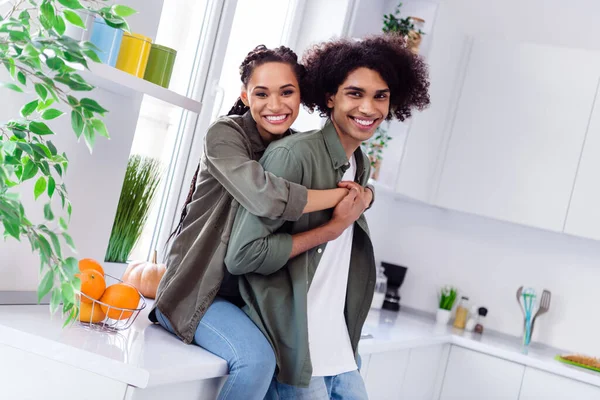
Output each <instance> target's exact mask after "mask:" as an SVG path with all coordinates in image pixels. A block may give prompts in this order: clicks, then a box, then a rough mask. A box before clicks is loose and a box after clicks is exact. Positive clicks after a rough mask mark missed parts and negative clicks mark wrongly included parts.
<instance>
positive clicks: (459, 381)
mask: <svg viewBox="0 0 600 400" xmlns="http://www.w3.org/2000/svg"><path fill="white" fill-rule="evenodd" d="M524 370H525V367H524V366H523V365H520V364H516V363H513V362H510V361H506V360H502V359H500V358H497V357H492V356H488V355H486V354H482V353H478V352H476V351H472V350H466V349H464V348H462V347H457V346H452V348H451V350H450V358H449V359H448V365H447V367H446V375H445V376H444V384H443V387H442V393H441V396H440V400H482V399H485V400H517V399H518V398H519V389H520V387H521V379H522V377H523V372H524Z"/></svg>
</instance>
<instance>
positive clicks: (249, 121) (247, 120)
mask: <svg viewBox="0 0 600 400" xmlns="http://www.w3.org/2000/svg"><path fill="white" fill-rule="evenodd" d="M242 120H243V121H244V131H245V132H246V135H248V138H249V139H250V144H251V146H252V151H253V152H254V153H260V152H263V151H265V148H266V147H265V144H264V143H263V140H262V137H261V136H260V132H259V131H258V128H257V127H256V121H254V118H252V114H251V113H250V111H246V113H244V115H243V116H242Z"/></svg>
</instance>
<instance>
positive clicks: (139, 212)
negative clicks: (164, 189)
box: [105, 155, 161, 263]
mask: <svg viewBox="0 0 600 400" xmlns="http://www.w3.org/2000/svg"><path fill="white" fill-rule="evenodd" d="M160 179H161V167H160V161H158V160H156V159H154V158H149V157H143V156H140V155H133V156H131V157H130V158H129V162H128V163H127V170H126V172H125V179H124V180H123V187H122V189H121V196H120V197H119V205H118V207H117V215H116V216H115V222H114V224H113V227H112V232H111V234H110V240H109V243H108V249H107V250H106V256H105V261H109V262H119V263H124V262H127V258H128V257H129V255H130V254H131V251H132V250H133V248H134V247H135V245H136V244H137V242H138V240H139V238H140V236H141V235H142V230H143V229H144V225H145V224H146V220H147V219H148V214H149V212H150V206H151V205H152V200H153V199H154V195H155V194H156V189H157V188H158V184H159V183H160Z"/></svg>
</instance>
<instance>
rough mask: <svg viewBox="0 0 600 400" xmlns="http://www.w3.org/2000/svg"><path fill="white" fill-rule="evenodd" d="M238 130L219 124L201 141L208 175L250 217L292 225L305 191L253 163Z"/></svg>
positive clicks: (234, 127)
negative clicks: (249, 214) (217, 182)
mask: <svg viewBox="0 0 600 400" xmlns="http://www.w3.org/2000/svg"><path fill="white" fill-rule="evenodd" d="M243 135H244V133H243V132H242V131H241V128H240V127H239V126H237V125H235V124H233V123H228V122H225V121H219V122H217V123H215V124H213V125H212V126H211V127H210V129H209V130H208V133H207V134H206V137H205V140H204V146H205V147H204V148H205V154H206V162H207V167H208V171H209V172H210V173H211V174H212V175H213V176H214V177H215V178H216V179H217V180H218V181H219V183H220V184H221V185H223V187H224V188H225V189H226V190H227V191H228V192H229V193H231V195H232V196H233V197H234V199H235V200H236V201H237V202H238V203H240V204H241V205H242V206H243V207H244V208H246V209H247V210H248V211H249V212H250V213H252V214H254V215H257V216H259V217H266V218H270V219H276V218H282V219H284V220H287V221H296V220H297V219H298V218H300V216H301V215H302V213H303V211H304V208H305V207H306V203H307V201H308V190H307V189H306V188H305V187H304V186H302V185H299V184H297V183H293V182H289V181H288V180H286V179H283V178H281V177H279V176H277V175H275V174H273V173H271V172H266V171H265V170H264V168H263V167H262V166H261V165H260V164H259V163H258V162H257V161H254V160H253V159H252V158H251V157H250V154H249V152H250V151H251V149H249V148H248V146H247V144H246V142H245V140H244V137H243Z"/></svg>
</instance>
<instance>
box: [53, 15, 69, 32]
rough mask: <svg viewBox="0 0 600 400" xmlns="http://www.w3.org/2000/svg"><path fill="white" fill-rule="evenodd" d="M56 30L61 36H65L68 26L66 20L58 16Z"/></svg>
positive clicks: (55, 22)
mask: <svg viewBox="0 0 600 400" xmlns="http://www.w3.org/2000/svg"><path fill="white" fill-rule="evenodd" d="M54 30H55V31H56V33H58V35H59V36H62V35H64V34H65V31H66V30H67V25H66V24H65V20H64V19H63V17H61V16H60V15H57V16H56V18H55V20H54Z"/></svg>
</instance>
